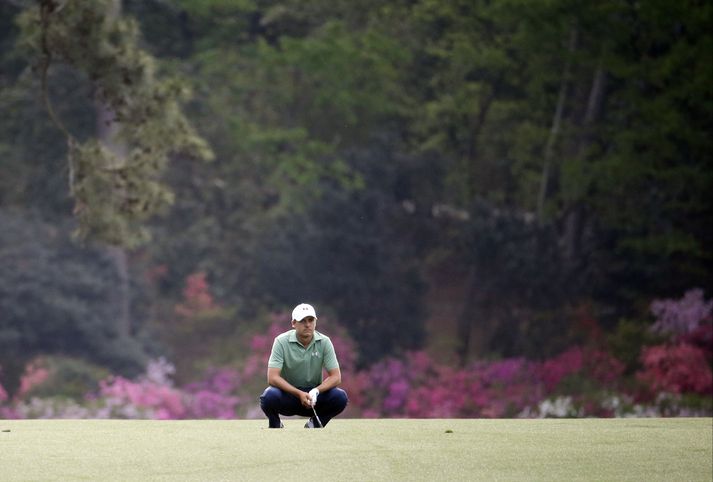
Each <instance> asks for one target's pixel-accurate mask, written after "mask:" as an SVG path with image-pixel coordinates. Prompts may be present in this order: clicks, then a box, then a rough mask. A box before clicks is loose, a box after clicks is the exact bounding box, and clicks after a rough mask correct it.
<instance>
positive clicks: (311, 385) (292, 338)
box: [260, 303, 349, 428]
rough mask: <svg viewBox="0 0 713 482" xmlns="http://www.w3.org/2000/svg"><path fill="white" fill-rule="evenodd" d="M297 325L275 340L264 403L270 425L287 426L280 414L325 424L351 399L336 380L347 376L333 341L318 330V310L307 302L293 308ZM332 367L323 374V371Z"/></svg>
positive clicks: (310, 424) (309, 423)
mask: <svg viewBox="0 0 713 482" xmlns="http://www.w3.org/2000/svg"><path fill="white" fill-rule="evenodd" d="M292 328H293V329H292V330H290V331H287V332H285V333H282V334H281V335H278V336H277V337H276V338H275V341H274V342H273V344H272V353H270V360H269V361H268V362H267V383H268V384H269V385H270V386H269V387H267V389H266V390H265V391H264V392H263V394H262V395H261V396H260V408H262V411H263V412H265V415H267V419H268V421H269V426H270V428H282V427H283V425H282V422H281V421H280V415H300V416H303V417H309V420H307V423H306V424H305V428H317V427H324V426H326V425H327V424H328V423H329V421H330V420H331V419H332V418H334V417H335V416H337V415H339V414H340V413H342V411H343V410H344V408H345V407H346V406H347V402H348V401H349V399H348V398H347V393H346V392H345V391H344V390H342V389H341V388H337V386H338V385H339V384H340V383H341V382H342V373H341V372H340V371H339V362H338V361H337V355H336V353H335V352H334V345H332V341H331V340H330V339H329V338H328V337H326V336H325V335H323V334H321V333H320V332H318V331H317V329H316V328H317V313H316V312H315V311H314V308H313V307H312V306H311V305H308V304H305V303H302V304H299V305H297V306H296V307H295V309H294V310H292ZM323 370H326V371H327V378H324V379H323V375H322V371H323Z"/></svg>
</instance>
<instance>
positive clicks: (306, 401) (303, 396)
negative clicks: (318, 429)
mask: <svg viewBox="0 0 713 482" xmlns="http://www.w3.org/2000/svg"><path fill="white" fill-rule="evenodd" d="M300 403H301V404H302V406H303V407H305V408H312V398H311V397H310V395H309V393H307V392H302V391H301V392H300Z"/></svg>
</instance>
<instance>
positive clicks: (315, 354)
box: [312, 351, 320, 356]
mask: <svg viewBox="0 0 713 482" xmlns="http://www.w3.org/2000/svg"><path fill="white" fill-rule="evenodd" d="M319 355H320V354H319V352H316V351H315V352H312V356H319Z"/></svg>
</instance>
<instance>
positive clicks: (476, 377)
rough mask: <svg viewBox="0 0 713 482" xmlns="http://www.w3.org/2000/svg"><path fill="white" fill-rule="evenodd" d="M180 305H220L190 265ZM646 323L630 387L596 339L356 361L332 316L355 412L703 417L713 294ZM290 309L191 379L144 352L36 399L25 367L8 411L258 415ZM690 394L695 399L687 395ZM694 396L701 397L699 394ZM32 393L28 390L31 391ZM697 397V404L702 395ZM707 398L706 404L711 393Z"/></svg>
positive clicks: (689, 297)
mask: <svg viewBox="0 0 713 482" xmlns="http://www.w3.org/2000/svg"><path fill="white" fill-rule="evenodd" d="M185 298H186V302H185V303H184V304H183V305H181V306H179V308H177V310H178V311H181V312H182V314H183V315H190V314H191V313H193V314H195V313H202V312H204V311H205V310H211V309H213V308H215V305H214V303H213V300H212V297H210V294H209V293H208V292H207V290H206V285H205V278H204V276H203V275H201V274H197V275H195V276H194V277H192V278H190V279H189V280H188V282H187V287H186V296H185ZM652 311H654V312H655V313H657V314H658V316H659V318H658V319H657V320H656V323H655V324H654V325H653V326H654V328H652V329H653V330H655V331H657V333H661V334H666V336H668V337H669V341H668V342H667V343H664V344H660V345H655V346H646V347H645V348H644V349H643V350H642V352H641V362H642V365H643V369H642V370H641V371H639V372H638V373H637V374H636V376H635V377H632V379H633V380H634V381H638V383H639V384H641V386H643V390H642V389H640V387H638V386H635V387H634V390H632V389H631V388H630V386H629V385H627V384H625V383H623V380H624V376H625V370H624V364H623V363H622V362H621V361H619V360H618V359H617V358H615V357H614V356H612V355H611V353H609V352H607V351H604V350H602V349H601V348H596V347H592V346H589V347H579V346H574V347H570V348H569V349H567V350H565V351H564V352H562V353H560V354H559V355H557V356H554V357H552V358H550V359H548V360H544V361H542V362H535V361H531V360H526V359H523V358H510V359H504V360H494V361H485V360H481V361H477V362H474V363H471V364H469V365H467V366H465V367H456V366H452V365H449V364H446V363H440V362H437V361H436V360H434V359H433V358H432V357H431V356H430V355H429V354H428V353H427V352H426V351H414V352H407V353H405V354H403V355H402V356H400V357H390V358H386V359H383V360H380V361H379V362H377V363H375V364H373V365H371V366H369V367H365V368H362V369H357V367H356V349H355V344H354V343H353V341H352V340H351V339H350V337H349V336H348V335H347V334H346V332H345V331H344V330H343V329H342V328H341V327H339V325H336V324H327V323H328V320H320V324H322V323H324V324H326V326H328V328H327V329H325V331H326V332H327V334H328V335H329V336H330V338H331V340H332V342H333V344H334V346H335V349H336V351H337V354H338V356H339V361H340V366H341V370H342V380H343V383H342V388H344V389H345V390H346V391H347V392H348V394H349V399H350V404H349V406H348V407H347V412H346V413H345V416H361V417H366V418H369V417H413V418H431V417H448V418H450V417H581V416H661V415H666V416H670V415H691V416H694V415H710V414H711V412H713V407H711V403H710V400H711V395H713V375H712V372H711V363H713V350H711V344H713V323H711V319H710V318H711V316H710V314H711V304H710V303H709V302H706V301H705V300H704V299H703V297H702V292H701V293H699V292H697V291H695V290H694V291H691V292H688V293H687V294H686V295H685V296H684V298H683V299H682V300H680V301H670V300H669V301H665V300H664V301H659V302H655V303H653V304H652ZM288 318H289V317H288V316H287V315H286V314H275V315H273V319H272V322H271V323H270V325H269V326H268V327H267V328H266V329H264V330H261V331H260V332H259V333H257V334H254V335H253V336H251V337H249V338H247V339H246V340H245V345H244V346H245V349H246V355H245V356H244V357H243V358H242V359H240V360H237V361H235V362H234V363H233V364H232V365H231V366H222V367H215V368H212V369H208V370H206V371H205V372H203V373H202V376H201V378H200V379H198V381H194V382H192V383H189V384H187V385H183V386H176V385H175V383H174V381H173V375H174V372H175V369H174V366H173V365H172V364H170V363H168V362H167V361H166V360H163V359H160V360H155V361H153V362H151V363H150V364H149V365H148V366H147V368H146V373H144V374H143V375H142V376H140V377H138V378H136V379H134V380H129V379H126V378H123V377H119V376H114V377H107V378H104V379H103V380H102V381H101V382H100V383H99V388H98V389H97V390H95V391H92V393H90V394H89V395H87V397H86V399H84V400H71V399H67V398H60V397H45V398H38V397H36V396H34V394H36V393H44V392H42V391H41V390H40V391H36V387H38V386H42V384H43V383H46V381H44V380H45V379H46V374H45V373H44V372H43V371H42V365H41V364H37V363H33V364H31V365H30V366H28V368H27V371H26V373H25V377H24V378H23V381H22V388H21V390H20V394H21V395H22V396H24V397H25V399H23V398H18V399H15V400H8V399H7V398H8V397H7V394H6V393H5V391H4V390H3V389H2V387H1V386H0V417H3V418H30V417H32V418H41V417H61V418H89V417H91V418H109V417H113V418H158V419H175V418H222V419H229V418H235V417H236V416H238V415H241V416H246V417H262V412H261V411H260V408H259V406H258V396H259V394H260V393H261V391H262V389H263V388H264V387H265V384H266V380H265V371H266V364H267V360H268V357H269V355H270V351H271V348H272V343H273V339H274V338H275V336H277V335H279V334H280V333H282V332H284V331H286V330H288V329H289V328H290V325H289V323H288V322H287V321H286V320H287V319H288ZM692 397H694V398H692ZM695 397H698V398H697V399H696V398H695ZM27 398H29V400H28V399H27ZM701 400H703V402H701ZM706 400H708V402H706Z"/></svg>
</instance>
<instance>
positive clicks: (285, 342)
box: [267, 330, 339, 388]
mask: <svg viewBox="0 0 713 482" xmlns="http://www.w3.org/2000/svg"><path fill="white" fill-rule="evenodd" d="M267 366H268V367H269V368H279V369H280V376H282V378H284V379H285V380H287V381H288V382H289V383H290V384H291V385H292V386H294V387H297V388H313V387H316V386H317V385H319V384H320V383H322V379H323V378H322V372H323V370H327V371H330V370H333V369H335V368H339V362H338V361H337V355H336V353H335V352H334V345H332V340H330V339H329V337H328V336H325V335H323V334H321V333H320V332H318V331H315V332H314V336H313V337H312V341H311V342H310V344H309V345H308V346H307V347H306V348H305V347H304V346H302V343H300V342H299V340H298V339H297V333H296V332H295V330H290V331H287V332H285V333H282V334H281V335H278V336H277V337H275V341H274V342H273V344H272V353H270V360H269V361H268V362H267Z"/></svg>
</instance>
